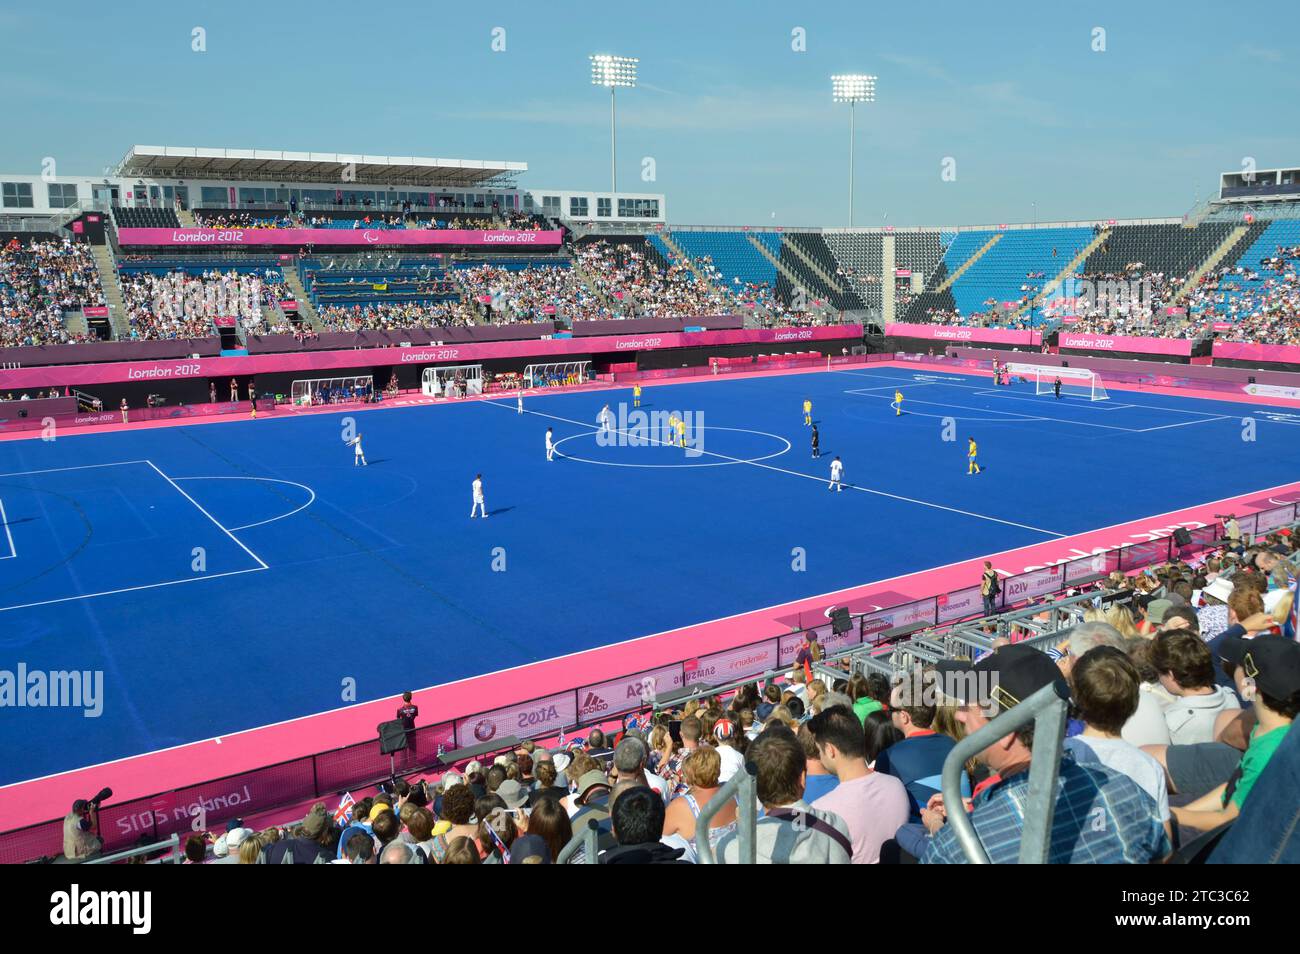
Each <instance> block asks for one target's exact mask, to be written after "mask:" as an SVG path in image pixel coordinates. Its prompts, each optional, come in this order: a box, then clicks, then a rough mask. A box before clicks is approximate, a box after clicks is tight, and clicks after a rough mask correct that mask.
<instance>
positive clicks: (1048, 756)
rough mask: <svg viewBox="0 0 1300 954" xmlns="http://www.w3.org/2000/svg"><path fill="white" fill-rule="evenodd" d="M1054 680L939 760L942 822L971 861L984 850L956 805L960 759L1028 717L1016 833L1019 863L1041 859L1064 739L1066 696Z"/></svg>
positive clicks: (979, 859)
mask: <svg viewBox="0 0 1300 954" xmlns="http://www.w3.org/2000/svg"><path fill="white" fill-rule="evenodd" d="M1060 688H1061V687H1060V686H1059V685H1058V684H1056V683H1052V684H1050V685H1047V686H1044V687H1043V688H1041V689H1039V690H1038V691H1037V692H1035V693H1034V694H1033V695H1032V696H1030V697H1029V698H1028V699H1026V700H1025V701H1024V702H1022V703H1020V704H1019V705H1018V706H1016V707H1014V708H1012V709H1010V710H1008V711H1007V712H1004V713H1002V714H1001V715H999V716H998V717H997V718H995V719H993V720H992V721H991V722H989V723H988V724H987V725H983V726H981V727H980V728H979V729H977V730H976V731H974V732H972V733H971V734H970V735H968V736H966V738H964V739H962V740H961V741H960V742H958V743H957V744H956V745H955V746H954V747H953V749H952V751H950V752H949V753H948V757H947V758H946V759H944V760H943V776H942V781H941V782H940V785H941V786H942V788H941V790H942V792H943V803H944V805H945V806H946V807H947V816H948V824H949V825H952V827H953V832H954V833H955V834H956V837H957V842H958V844H960V845H961V849H962V852H963V853H964V854H965V855H966V860H967V861H969V862H970V863H971V864H985V865H986V864H989V863H990V861H989V856H988V852H986V851H985V850H984V843H983V842H982V841H981V840H980V837H979V834H978V833H977V832H976V831H975V826H974V825H973V824H971V820H970V817H969V816H968V815H967V814H966V812H965V811H964V810H963V807H962V797H961V776H962V771H963V769H964V767H965V765H966V762H967V761H969V760H970V759H971V758H973V757H974V756H976V755H977V754H979V753H980V752H982V751H984V750H985V749H986V748H988V747H989V746H990V745H992V744H993V743H994V742H996V741H997V740H998V739H1001V738H1003V737H1005V736H1007V735H1009V734H1010V733H1012V732H1014V731H1016V730H1017V729H1019V728H1022V727H1023V726H1026V725H1028V724H1029V723H1030V722H1032V723H1034V741H1033V752H1034V758H1033V760H1032V761H1031V762H1030V766H1029V793H1028V796H1027V799H1026V802H1025V806H1024V812H1023V816H1024V819H1025V827H1024V831H1023V832H1022V833H1021V836H1020V863H1021V864H1038V865H1041V864H1046V863H1047V859H1048V853H1049V849H1050V847H1051V843H1052V818H1053V815H1054V814H1055V809H1056V779H1057V775H1058V774H1059V772H1060V768H1061V753H1062V750H1063V748H1064V744H1065V722H1066V713H1067V703H1068V701H1069V700H1068V698H1067V697H1066V696H1064V695H1061V694H1060Z"/></svg>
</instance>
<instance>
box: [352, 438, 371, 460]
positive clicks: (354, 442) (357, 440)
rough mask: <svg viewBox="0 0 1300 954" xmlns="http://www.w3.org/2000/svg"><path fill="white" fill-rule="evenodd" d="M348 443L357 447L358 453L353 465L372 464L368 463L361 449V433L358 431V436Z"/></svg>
mask: <svg viewBox="0 0 1300 954" xmlns="http://www.w3.org/2000/svg"><path fill="white" fill-rule="evenodd" d="M348 443H349V444H351V445H352V446H353V447H354V448H356V455H355V456H354V457H353V458H352V466H353V467H357V466H361V467H369V466H370V465H369V464H367V463H366V455H365V454H364V453H363V452H362V450H361V435H360V434H359V433H358V434H357V436H356V437H354V438H352V440H350V441H348Z"/></svg>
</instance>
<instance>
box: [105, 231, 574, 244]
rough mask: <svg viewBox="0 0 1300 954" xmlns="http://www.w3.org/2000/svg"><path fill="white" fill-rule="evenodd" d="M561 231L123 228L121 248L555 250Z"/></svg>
mask: <svg viewBox="0 0 1300 954" xmlns="http://www.w3.org/2000/svg"><path fill="white" fill-rule="evenodd" d="M562 237H563V235H562V233H561V232H560V231H559V229H548V230H544V231H537V230H526V229H490V230H484V229H118V230H117V240H118V242H119V243H120V244H122V245H144V246H162V245H188V246H199V247H211V248H225V247H231V246H236V247H241V248H242V247H245V246H254V245H256V246H289V247H292V248H301V247H302V246H304V245H362V246H376V245H485V246H489V247H498V246H505V247H524V248H554V247H555V246H558V245H559V244H560V240H561V238H562Z"/></svg>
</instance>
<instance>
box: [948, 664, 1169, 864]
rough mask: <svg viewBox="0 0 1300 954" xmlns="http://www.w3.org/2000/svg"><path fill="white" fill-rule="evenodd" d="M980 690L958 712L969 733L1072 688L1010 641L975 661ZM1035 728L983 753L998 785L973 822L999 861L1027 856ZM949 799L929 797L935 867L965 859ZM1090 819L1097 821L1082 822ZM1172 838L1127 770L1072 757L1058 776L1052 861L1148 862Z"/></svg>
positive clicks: (981, 798) (974, 810) (976, 806)
mask: <svg viewBox="0 0 1300 954" xmlns="http://www.w3.org/2000/svg"><path fill="white" fill-rule="evenodd" d="M972 671H973V673H974V675H975V677H976V678H975V680H974V686H973V687H972V689H973V691H971V692H970V693H969V694H968V695H969V696H970V697H971V698H968V699H967V701H966V702H965V703H964V704H963V705H962V706H961V707H960V708H959V709H958V710H957V720H958V722H960V723H961V724H962V725H963V726H964V727H965V729H966V732H967V733H973V732H976V731H978V730H979V729H981V728H983V727H984V726H985V725H987V724H988V723H989V722H990V721H991V718H996V717H997V716H998V715H1001V714H1002V713H1003V712H1007V711H1010V710H1011V709H1013V708H1015V707H1016V706H1017V705H1019V704H1020V703H1021V702H1022V701H1024V700H1025V699H1028V698H1029V697H1030V696H1032V695H1034V693H1036V692H1038V691H1039V690H1041V689H1043V688H1045V687H1048V686H1051V687H1052V688H1053V691H1054V692H1055V693H1056V694H1057V695H1058V696H1059V697H1060V698H1061V699H1068V698H1069V688H1068V686H1067V685H1066V682H1065V680H1064V678H1063V677H1062V675H1061V671H1060V670H1059V669H1058V668H1057V666H1056V664H1055V663H1053V662H1052V660H1050V659H1049V658H1048V657H1047V656H1046V655H1045V654H1043V653H1041V652H1039V651H1038V650H1037V649H1034V648H1032V647H1030V646H1024V645H1010V646H1004V647H1002V648H1000V649H998V650H997V651H996V652H993V653H990V654H989V655H987V656H985V657H983V658H982V659H980V660H979V662H977V663H975V665H974V666H973V667H972ZM1032 749H1033V724H1032V723H1030V724H1029V725H1027V726H1024V727H1023V728H1020V729H1017V730H1016V731H1015V732H1010V733H1008V734H1007V735H1005V736H1003V737H1002V738H1000V739H998V740H997V741H995V742H994V743H993V744H992V745H989V746H988V747H987V748H985V749H984V750H983V751H982V752H980V753H979V755H978V756H977V757H978V758H979V759H980V761H982V762H983V763H984V764H985V765H987V766H988V768H989V769H990V770H991V771H992V772H994V773H996V774H997V775H998V776H999V777H1000V778H999V781H998V782H996V783H995V784H993V785H990V786H988V787H986V788H984V789H983V790H981V791H980V792H979V793H978V794H976V795H975V797H974V799H973V800H972V803H971V806H970V821H971V823H972V824H973V825H974V826H975V831H976V833H977V834H978V835H979V836H980V841H981V842H982V844H983V846H984V850H985V852H987V854H988V856H989V859H990V860H991V861H992V862H993V863H994V864H1008V863H1015V862H1017V861H1019V858H1020V836H1021V833H1022V832H1023V830H1024V824H1025V818H1024V809H1025V805H1026V804H1027V801H1028V794H1029V764H1030V759H1031V758H1032ZM963 807H964V806H960V805H958V806H947V805H945V804H944V800H943V797H942V796H941V795H936V796H935V797H933V798H932V799H931V800H930V804H929V805H928V806H927V809H926V811H925V812H924V813H923V815H922V817H923V819H924V820H925V822H926V827H927V828H929V829H930V831H931V832H932V834H933V837H932V838H931V839H930V843H929V847H928V848H927V850H926V853H925V856H924V858H923V859H922V861H924V862H925V863H929V864H952V863H963V862H965V861H966V860H967V859H966V855H965V852H963V851H962V849H961V846H960V844H959V842H958V840H957V836H956V832H955V831H954V830H953V828H952V826H951V825H948V824H947V813H948V812H949V811H960V810H962V809H963ZM1082 817H1089V818H1092V819H1093V822H1094V823H1092V824H1088V825H1080V824H1079V823H1078V819H1079V818H1082ZM1169 849H1170V845H1169V838H1168V836H1167V835H1166V834H1165V830H1164V826H1163V825H1162V824H1161V822H1160V819H1159V816H1158V811H1157V806H1156V804H1155V802H1154V801H1153V800H1152V798H1151V796H1150V795H1148V794H1147V793H1146V792H1144V791H1143V790H1142V788H1141V787H1140V786H1139V785H1138V784H1137V783H1136V782H1134V781H1133V780H1132V779H1130V778H1128V777H1127V776H1124V775H1120V774H1119V773H1117V772H1113V771H1111V770H1110V769H1108V768H1105V767H1104V766H1093V765H1088V766H1083V765H1080V764H1079V763H1078V762H1076V761H1075V759H1074V757H1073V756H1071V755H1069V754H1068V753H1066V754H1065V755H1063V756H1062V758H1061V763H1060V769H1059V772H1058V776H1057V780H1056V809H1055V811H1054V812H1053V816H1052V831H1051V833H1050V840H1049V845H1048V852H1047V861H1048V863H1051V864H1066V863H1071V864H1089V863H1091V864H1114V863H1129V864H1146V863H1148V862H1151V861H1155V860H1159V859H1161V858H1163V857H1164V856H1165V855H1167V854H1168V853H1169Z"/></svg>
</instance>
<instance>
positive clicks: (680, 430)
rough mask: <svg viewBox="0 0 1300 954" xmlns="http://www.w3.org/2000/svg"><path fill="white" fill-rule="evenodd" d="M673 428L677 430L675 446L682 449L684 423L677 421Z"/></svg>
mask: <svg viewBox="0 0 1300 954" xmlns="http://www.w3.org/2000/svg"><path fill="white" fill-rule="evenodd" d="M674 426H675V428H676V430H677V446H678V447H683V448H684V447H685V446H686V422H685V421H678V422H677V423H676V425H674Z"/></svg>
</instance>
